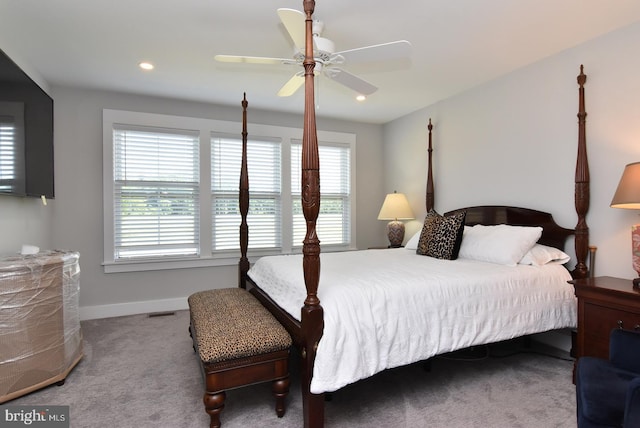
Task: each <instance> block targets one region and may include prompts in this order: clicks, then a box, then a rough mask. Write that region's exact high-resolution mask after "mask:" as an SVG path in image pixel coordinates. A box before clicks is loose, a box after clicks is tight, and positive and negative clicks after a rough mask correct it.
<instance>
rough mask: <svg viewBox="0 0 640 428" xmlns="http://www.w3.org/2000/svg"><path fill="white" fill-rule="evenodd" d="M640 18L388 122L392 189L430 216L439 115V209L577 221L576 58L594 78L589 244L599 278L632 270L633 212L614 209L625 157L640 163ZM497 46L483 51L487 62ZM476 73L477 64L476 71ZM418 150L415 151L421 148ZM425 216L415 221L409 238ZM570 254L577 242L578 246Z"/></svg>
mask: <svg viewBox="0 0 640 428" xmlns="http://www.w3.org/2000/svg"><path fill="white" fill-rule="evenodd" d="M637 46H640V24H634V25H632V26H630V27H627V28H624V29H622V30H619V31H616V32H613V33H610V34H608V35H605V36H602V37H600V38H598V39H595V40H592V41H590V42H587V43H584V44H583V45H580V46H578V47H576V48H573V49H570V50H567V51H564V52H562V53H560V54H558V55H555V56H553V57H550V58H547V59H545V60H543V61H540V62H537V63H535V64H531V65H530V66H527V67H524V68H522V69H520V70H517V71H515V72H513V73H511V74H509V75H507V76H504V77H502V78H500V79H497V80H495V81H492V82H490V83H488V84H485V85H483V86H481V87H478V88H475V89H473V90H470V91H467V92H465V93H462V94H459V95H458V96H455V97H452V98H449V99H447V100H443V101H441V102H439V103H437V104H435V105H431V106H428V107H426V108H424V109H422V110H420V111H417V112H415V113H413V114H410V115H408V116H405V117H403V118H400V119H397V120H395V121H393V122H391V123H388V124H386V125H385V127H384V140H385V142H386V145H385V152H384V155H385V185H384V187H385V190H389V189H396V188H397V189H398V191H403V192H405V193H407V196H408V197H409V199H410V203H411V204H412V206H413V208H414V210H415V212H416V214H417V216H418V218H423V217H424V214H425V208H424V199H425V196H424V194H425V181H426V178H425V177H426V158H427V153H426V139H427V137H426V135H427V130H426V121H427V119H428V118H429V117H431V118H432V119H433V123H434V131H433V132H434V181H435V188H436V195H435V207H436V209H437V210H438V211H439V212H445V211H448V210H450V209H454V208H459V207H464V206H472V205H487V204H498V205H516V206H524V207H531V208H536V209H541V210H544V211H549V212H551V213H552V214H553V215H554V217H555V219H556V221H557V222H558V223H559V224H560V225H563V226H565V227H571V228H573V227H575V225H576V221H577V216H576V213H575V207H574V199H573V198H574V196H573V191H574V173H575V159H576V148H577V140H578V135H577V129H578V125H577V117H576V114H577V111H578V85H577V82H576V76H577V75H578V73H579V66H580V64H584V66H585V74H586V75H587V83H586V85H585V91H586V110H587V125H586V126H587V133H586V136H587V151H588V156H589V164H590V172H591V204H590V210H589V213H588V215H587V223H588V225H589V227H590V244H591V245H595V246H597V247H598V252H597V256H596V268H595V273H596V275H611V276H618V277H622V278H633V277H635V276H636V274H635V272H634V271H633V269H632V267H631V251H630V249H631V242H630V227H631V225H632V224H634V223H638V222H640V217H638V212H637V211H630V210H621V209H613V208H610V207H609V203H610V202H611V198H612V197H613V193H614V191H615V189H616V186H617V183H618V180H619V178H620V175H621V174H622V170H623V169H624V166H625V164H627V163H630V162H636V161H640V141H639V140H640V120H638V118H640V102H639V101H638V94H640V79H638V71H639V70H640V57H639V56H638V54H637ZM490 55H491V52H487V56H488V57H487V60H490ZM468 72H469V73H473V70H468ZM417 154H418V155H417ZM419 228H420V222H419V221H414V222H411V223H410V224H408V225H407V235H408V236H410V235H411V232H415V231H417V230H419ZM568 252H570V254H571V255H573V254H574V253H573V252H572V244H571V249H570V251H568Z"/></svg>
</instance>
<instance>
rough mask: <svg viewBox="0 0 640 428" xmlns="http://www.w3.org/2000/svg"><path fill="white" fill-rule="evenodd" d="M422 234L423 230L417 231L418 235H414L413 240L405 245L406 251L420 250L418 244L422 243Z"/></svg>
mask: <svg viewBox="0 0 640 428" xmlns="http://www.w3.org/2000/svg"><path fill="white" fill-rule="evenodd" d="M420 232H422V230H419V231H417V232H416V234H415V235H413V236H412V237H411V239H409V240H408V241H407V243H406V244H405V245H404V248H405V249H406V250H413V251H415V250H417V249H418V242H419V241H420Z"/></svg>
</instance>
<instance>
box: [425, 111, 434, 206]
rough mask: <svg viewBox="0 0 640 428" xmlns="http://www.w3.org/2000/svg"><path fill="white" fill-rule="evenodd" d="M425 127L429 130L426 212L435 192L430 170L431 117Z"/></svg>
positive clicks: (432, 203)
mask: <svg viewBox="0 0 640 428" xmlns="http://www.w3.org/2000/svg"><path fill="white" fill-rule="evenodd" d="M427 129H428V130H429V148H428V149H427V153H428V156H429V158H428V161H427V198H426V199H425V200H426V201H427V212H429V211H431V209H433V207H434V203H435V192H434V190H433V170H432V161H431V158H432V152H433V146H432V144H431V130H432V129H433V125H432V124H431V118H429V125H427Z"/></svg>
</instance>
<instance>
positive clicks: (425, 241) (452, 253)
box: [416, 209, 467, 260]
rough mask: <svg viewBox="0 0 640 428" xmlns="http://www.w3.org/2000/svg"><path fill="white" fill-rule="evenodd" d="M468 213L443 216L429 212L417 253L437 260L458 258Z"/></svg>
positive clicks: (433, 211)
mask: <svg viewBox="0 0 640 428" xmlns="http://www.w3.org/2000/svg"><path fill="white" fill-rule="evenodd" d="M466 214H467V213H466V212H465V211H461V212H458V213H455V214H452V215H449V216H446V217H444V216H441V215H440V214H438V213H437V212H436V211H435V210H433V209H432V210H431V211H429V213H427V216H426V217H425V219H424V225H423V226H422V232H421V233H420V240H419V241H418V248H417V249H416V253H417V254H420V255H423V256H430V257H435V258H437V259H444V260H455V259H457V258H458V252H459V251H460V244H461V243H462V232H463V231H464V219H465V217H466Z"/></svg>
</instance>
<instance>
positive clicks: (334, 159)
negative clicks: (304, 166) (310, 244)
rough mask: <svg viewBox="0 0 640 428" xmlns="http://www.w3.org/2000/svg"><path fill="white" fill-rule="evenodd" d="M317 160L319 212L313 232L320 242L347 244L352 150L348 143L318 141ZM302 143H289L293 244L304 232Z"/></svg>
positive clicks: (300, 239) (305, 228) (296, 243)
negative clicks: (301, 197) (315, 232)
mask: <svg viewBox="0 0 640 428" xmlns="http://www.w3.org/2000/svg"><path fill="white" fill-rule="evenodd" d="M318 155H319V160H320V193H321V198H320V213H319V215H318V220H317V221H316V231H317V235H318V238H320V241H321V242H322V245H348V244H350V240H351V220H350V219H351V205H350V204H351V183H350V177H351V161H350V156H351V150H350V147H349V146H348V145H342V144H328V143H322V142H318ZM301 163H302V143H301V141H295V142H293V143H292V144H291V191H292V205H293V243H292V245H293V246H301V245H302V241H303V240H304V237H305V234H306V232H307V225H306V223H305V219H304V214H303V213H302V203H301V200H300V192H301Z"/></svg>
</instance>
